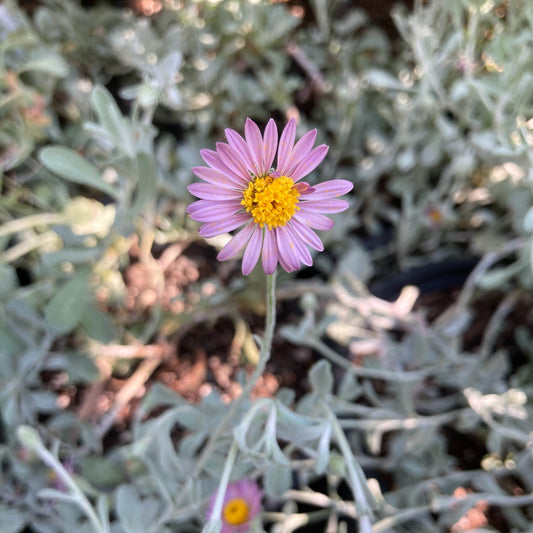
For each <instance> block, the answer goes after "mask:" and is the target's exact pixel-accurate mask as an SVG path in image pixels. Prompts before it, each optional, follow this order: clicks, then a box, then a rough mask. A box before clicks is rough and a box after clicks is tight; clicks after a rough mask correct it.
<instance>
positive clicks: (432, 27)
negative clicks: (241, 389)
mask: <svg viewBox="0 0 533 533" xmlns="http://www.w3.org/2000/svg"><path fill="white" fill-rule="evenodd" d="M164 4H165V3H164ZM305 11H306V18H305V19H303V18H302V16H301V15H302V13H301V11H299V10H298V9H292V10H291V9H290V7H289V5H288V4H286V3H283V2H281V3H271V2H268V1H266V0H257V1H251V0H231V1H227V2H225V1H222V2H221V1H214V0H195V1H194V2H192V1H191V2H167V3H166V4H165V7H163V8H162V11H161V12H160V13H158V14H157V15H154V16H152V17H142V16H138V15H135V14H133V13H132V12H131V11H129V10H127V9H118V8H113V7H110V6H109V5H108V4H107V3H100V4H98V5H97V6H96V7H92V8H84V7H82V6H81V4H80V3H79V2H78V1H77V0H76V1H70V0H47V1H45V2H42V3H41V4H40V5H39V6H38V7H37V8H36V9H35V10H34V11H33V13H32V14H31V15H29V14H28V13H25V12H23V11H22V10H21V9H20V8H19V7H18V4H17V3H16V2H14V1H7V2H4V3H3V4H2V5H0V59H1V61H0V179H1V182H0V187H1V188H2V196H1V197H0V297H1V301H2V305H1V307H0V409H1V424H2V429H3V431H2V435H1V438H2V442H1V443H0V457H1V458H2V465H3V468H2V471H1V473H0V485H1V487H2V490H1V491H0V532H9V533H17V532H22V531H25V528H28V529H26V531H32V532H43V533H48V532H50V533H55V532H58V531H75V530H77V531H87V532H89V531H101V532H104V531H105V532H108V531H112V532H117V533H118V532H126V533H135V532H139V533H141V532H151V531H153V532H171V531H200V530H201V528H202V527H203V524H204V516H205V509H206V504H207V501H208V498H209V497H210V495H211V494H212V493H213V491H214V490H216V488H217V483H218V480H219V478H220V475H221V472H222V470H223V466H224V461H225V457H226V454H227V453H228V449H229V447H230V444H231V442H232V441H233V440H235V442H236V443H237V445H238V446H239V450H240V452H239V453H240V455H239V460H238V462H237V464H236V466H235V471H234V477H235V478H238V477H243V476H245V475H248V476H252V477H256V478H259V479H261V480H262V485H263V488H264V489H265V491H266V493H267V496H268V498H269V501H270V502H271V503H272V504H274V503H275V504H276V505H277V506H278V509H281V510H282V511H283V512H285V513H286V514H285V515H282V514H277V515H275V516H274V517H272V516H271V518H272V520H273V521H274V522H278V523H277V524H276V525H275V526H272V529H273V530H275V531H291V530H292V529H294V528H295V527H298V525H301V524H302V523H303V522H301V519H302V515H301V514H298V513H296V512H295V511H296V503H295V502H301V501H304V502H307V503H309V501H311V502H314V504H315V506H316V511H313V512H311V513H310V514H309V519H310V520H319V521H321V522H319V523H325V521H326V520H328V516H329V522H328V524H329V525H328V527H329V528H330V529H328V530H331V528H332V527H335V525H336V523H337V522H336V520H337V519H338V516H339V515H342V516H345V517H348V519H349V520H353V519H355V520H357V521H359V524H360V530H361V531H370V529H368V528H367V526H366V524H367V523H369V521H371V522H372V524H373V526H372V529H371V531H374V532H389V531H398V532H402V531H405V532H412V531H417V532H428V533H429V532H431V533H432V532H435V531H449V529H450V528H451V527H453V526H454V524H456V523H458V521H459V520H460V519H461V517H463V516H465V514H466V513H467V511H468V509H470V508H472V507H473V506H475V505H476V504H477V503H478V502H479V501H484V502H487V503H488V504H489V505H490V506H491V508H493V509H498V510H499V511H498V512H499V515H500V516H501V518H500V521H504V522H505V524H506V527H508V528H509V531H531V530H532V529H533V516H532V515H531V511H530V508H531V507H530V506H531V504H533V496H532V492H531V491H532V490H533V486H532V482H531V480H532V479H533V461H532V458H531V434H532V431H533V427H532V424H531V403H530V400H529V399H530V398H531V394H532V390H531V377H532V371H531V364H532V351H531V332H530V331H529V328H528V323H529V324H530V323H531V321H530V319H529V322H528V317H527V316H524V317H523V318H524V322H523V323H522V324H516V325H513V327H512V328H511V332H510V336H511V337H513V336H514V341H509V342H514V344H513V346H512V352H513V353H511V350H510V349H509V347H508V345H506V346H502V345H501V343H499V342H498V340H499V339H498V335H499V333H500V331H501V330H502V329H503V327H504V324H505V323H506V322H505V321H506V318H507V317H508V315H509V314H510V313H511V312H512V310H513V309H514V308H518V309H521V310H523V309H526V312H529V311H528V309H529V307H528V301H529V300H528V294H529V291H531V288H532V287H533V277H532V272H533V271H532V261H533V260H532V257H533V255H532V250H533V236H532V234H533V207H532V206H533V201H532V200H533V195H532V192H531V191H532V188H531V181H532V179H533V175H532V173H531V172H532V171H531V168H533V160H532V154H533V151H532V146H533V118H532V116H533V114H532V111H533V109H532V104H533V102H532V99H531V89H532V83H533V77H532V75H531V67H532V66H533V65H532V62H533V59H532V55H531V53H530V48H531V35H532V31H533V5H531V2H529V0H513V1H512V2H503V3H501V4H498V3H496V2H492V1H491V0H487V1H485V2H478V1H474V0H450V1H446V2H438V1H432V2H415V6H414V8H413V10H411V11H408V10H407V9H406V8H398V9H396V10H395V11H394V13H393V19H394V22H395V24H396V28H397V31H398V36H396V37H391V36H390V35H388V34H387V33H386V32H385V31H384V30H383V29H381V28H379V27H377V26H375V25H373V24H372V23H371V21H370V19H369V17H368V16H367V15H366V14H365V13H364V12H363V11H362V10H360V9H358V8H356V7H353V6H352V5H351V4H350V3H348V2H344V1H338V0H333V1H329V2H327V1H325V0H314V1H312V2H309V5H306V6H305ZM110 89H111V90H110ZM291 115H297V116H298V118H299V122H300V126H299V128H300V133H303V132H304V131H306V130H307V129H309V128H313V127H316V128H317V129H318V131H319V141H320V142H325V143H327V144H328V145H329V146H330V152H329V154H328V157H327V159H326V161H325V162H324V164H323V165H321V167H320V168H319V169H317V171H316V172H315V173H314V175H313V176H312V177H311V179H312V180H317V181H319V180H321V179H330V178H333V177H335V178H343V179H348V180H351V181H353V182H354V184H355V189H354V193H353V195H352V196H351V198H350V203H351V207H350V209H349V210H348V211H347V212H346V213H343V214H342V215H337V217H336V225H335V228H334V229H333V230H332V231H331V232H328V233H326V234H324V235H323V240H324V242H325V244H326V247H327V249H328V250H329V253H328V254H322V255H319V256H317V257H316V261H315V268H316V270H317V274H321V275H322V276H323V277H326V278H327V280H328V283H327V284H326V283H324V282H318V281H317V280H315V279H313V280H311V281H310V282H309V283H302V284H300V283H299V282H298V281H295V280H292V279H291V278H290V277H289V276H285V277H284V278H282V279H281V283H282V285H281V286H282V290H280V294H285V297H287V296H286V295H287V294H289V295H290V294H291V290H293V291H294V298H293V299H296V298H297V297H298V296H301V295H302V293H303V292H305V293H306V294H304V295H303V296H302V297H301V300H300V308H301V310H302V318H301V320H300V322H295V323H293V324H279V325H278V334H279V335H282V336H283V337H284V338H285V339H287V340H289V341H290V342H292V343H294V344H295V345H296V346H298V345H299V346H306V347H310V348H312V349H313V350H315V352H316V353H318V354H320V356H321V358H322V360H320V361H319V362H318V363H317V364H316V365H315V366H314V367H313V368H312V370H311V372H310V374H309V376H308V382H309V393H308V394H307V395H305V396H303V397H302V398H300V399H298V400H297V401H295V398H294V391H292V390H288V389H282V390H280V391H279V393H278V394H277V396H276V397H275V398H269V399H261V400H257V401H255V402H252V401H249V400H248V399H245V400H244V401H243V403H242V404H241V405H240V407H239V409H238V411H237V412H236V413H235V416H234V418H233V421H232V425H231V427H227V428H224V430H223V431H222V432H221V434H220V435H219V437H218V439H217V440H216V441H215V442H214V443H213V446H212V449H211V450H210V453H209V454H206V453H204V452H205V448H206V442H207V441H208V439H209V436H210V435H211V433H212V431H213V428H214V427H216V426H217V424H218V423H219V421H220V420H221V419H222V417H223V416H224V414H225V413H226V412H227V410H228V405H227V404H226V403H224V401H223V399H222V398H221V397H220V395H219V394H218V393H216V392H213V393H212V394H210V395H209V396H207V397H206V398H205V399H204V400H203V401H202V402H201V403H199V404H191V403H189V402H187V401H186V400H185V399H184V398H182V397H181V396H179V395H178V394H176V393H174V392H173V391H171V390H170V389H168V388H166V387H165V386H163V385H162V384H156V385H152V386H151V387H150V388H149V390H148V391H147V392H146V394H145V395H144V397H143V398H142V400H141V402H140V405H139V406H138V407H137V409H136V410H135V412H134V415H133V419H132V421H131V425H130V427H128V431H127V432H124V434H122V435H121V436H120V439H118V442H116V443H114V444H113V445H111V446H110V445H105V446H104V444H105V443H104V437H105V436H106V434H107V433H108V431H109V428H110V424H112V423H113V418H112V416H111V417H110V416H109V412H108V413H92V415H93V416H90V417H84V418H80V417H79V416H78V415H77V413H76V410H75V409H74V408H72V407H69V408H67V409H65V408H64V407H62V403H61V402H62V401H63V400H64V398H61V394H60V392H58V391H60V390H61V387H57V386H54V385H53V383H52V384H51V382H50V380H51V379H52V380H54V379H55V380H59V382H60V384H61V386H62V387H63V389H64V388H68V387H77V388H78V389H80V388H82V387H88V386H89V385H91V384H95V383H97V382H98V381H100V380H101V379H102V375H101V372H102V370H101V366H98V365H97V363H98V362H99V361H100V363H101V358H103V359H104V360H105V359H106V355H105V350H104V348H105V346H106V345H108V344H113V345H127V344H132V340H133V339H135V343H134V344H140V345H142V344H149V343H151V342H154V339H155V340H156V341H157V342H159V341H161V340H164V339H165V338H168V337H170V336H171V335H173V334H182V332H183V331H187V330H188V328H191V327H193V326H194V325H195V324H198V323H201V322H202V321H209V320H212V319H214V318H216V317H229V318H230V319H231V320H241V322H242V316H241V314H243V315H244V314H246V313H247V312H250V311H256V310H257V306H256V304H255V302H257V300H258V299H259V300H262V297H263V296H262V291H263V290H264V287H263V282H262V277H261V275H260V273H257V272H256V273H254V274H253V275H251V276H250V277H249V278H247V279H241V278H238V279H234V280H233V281H232V282H231V283H230V284H228V285H227V286H224V285H223V284H222V283H221V281H220V280H219V279H218V278H216V277H212V278H207V279H201V280H199V281H198V283H196V284H193V285H192V286H191V288H190V292H189V293H188V295H189V298H190V302H193V303H194V305H193V306H192V308H191V307H188V308H187V309H186V310H184V311H183V312H182V313H179V314H176V313H174V312H172V311H169V310H168V309H161V308H160V307H158V306H154V307H148V308H147V309H146V310H145V314H144V315H143V314H142V313H141V314H139V315H135V314H133V315H128V314H127V313H125V312H121V309H122V307H121V306H122V305H123V301H124V298H125V294H126V287H125V284H124V278H123V276H122V273H123V272H124V270H125V268H126V267H127V266H128V265H129V263H130V261H131V259H130V256H129V255H128V251H129V250H130V247H131V244H132V238H133V240H137V241H138V242H139V243H141V248H142V247H143V243H145V244H146V243H148V245H150V244H151V243H154V242H155V243H156V244H158V245H162V246H164V245H167V244H168V243H172V242H184V243H188V242H192V241H193V240H194V239H196V233H195V226H194V224H193V223H192V222H191V221H190V220H188V219H187V217H186V216H185V215H184V209H185V206H186V205H187V203H189V202H190V201H191V198H190V196H189V195H188V193H187V190H186V186H187V185H188V184H189V183H190V182H191V181H192V179H193V175H192V173H191V167H193V166H195V165H198V164H200V163H201V161H200V157H199V154H198V151H199V149H200V148H205V147H208V148H212V147H213V146H214V144H215V142H217V141H218V140H221V139H222V137H223V130H224V128H227V127H230V128H234V129H237V130H239V131H241V130H242V128H243V124H244V120H245V118H246V117H251V118H253V119H254V120H256V121H257V122H258V123H260V124H263V125H264V124H265V123H266V121H267V120H268V118H269V117H271V116H274V117H275V118H276V120H277V121H278V123H279V124H281V123H282V122H283V121H285V120H286V118H287V117H288V116H291ZM372 243H377V245H376V244H372ZM214 246H218V244H217V243H216V242H215V243H214ZM149 248H150V246H148V249H149ZM145 249H146V247H145V248H144V250H145ZM145 251H146V250H145ZM464 255H469V256H475V257H478V258H480V262H479V263H478V266H477V267H476V269H475V270H474V271H473V273H472V274H471V276H470V277H469V279H468V280H467V282H466V283H465V285H464V286H463V288H462V289H461V291H460V292H459V295H458V296H457V297H456V298H455V299H454V300H453V302H451V301H450V306H449V307H448V308H447V309H441V310H440V314H439V316H438V317H437V318H436V319H431V320H430V319H428V317H427V314H426V312H425V311H424V308H423V307H421V308H418V309H416V310H413V308H412V304H413V301H414V298H415V299H416V293H413V292H412V291H409V290H407V291H404V292H403V293H402V294H401V296H400V298H399V299H398V300H397V301H396V302H395V303H389V302H385V301H383V300H379V299H377V298H375V297H374V296H372V295H371V294H369V292H368V290H367V288H366V285H365V284H366V283H369V282H371V281H372V280H374V279H380V278H381V277H383V276H386V274H388V273H389V272H390V271H391V270H401V269H403V268H407V267H412V266H417V265H421V264H425V263H428V262H432V261H440V260H443V259H446V258H450V257H462V256H464ZM333 257H334V258H335V259H336V260H335V261H333V259H332V258H333ZM144 259H145V260H147V261H149V258H148V259H147V258H146V257H144ZM317 279H318V278H317ZM209 287H211V288H212V287H215V289H216V290H215V291H214V292H213V291H212V290H207V289H208V288H209ZM102 294H105V295H106V298H107V299H106V302H107V304H106V305H107V307H104V306H102V305H101V295H102ZM488 294H490V299H486V298H487V295H488ZM487 301H488V302H490V303H489V304H488V305H489V306H491V305H494V309H493V310H491V319H490V320H488V321H487V322H486V323H485V326H486V327H485V329H484V330H483V331H481V332H479V333H478V334H477V337H478V340H477V341H476V342H474V343H472V342H470V343H468V344H466V342H465V339H466V337H467V334H468V333H469V332H470V328H472V327H473V324H475V321H476V313H477V312H478V311H479V309H480V305H481V307H485V306H486V305H487V304H486V303H485V302H487ZM479 302H482V303H481V304H479ZM494 302H495V303H494ZM515 326H516V327H515ZM326 337H328V338H329V339H332V340H334V341H335V342H336V344H337V345H338V346H339V351H340V352H342V353H343V355H342V356H341V355H339V353H337V351H335V350H333V349H332V348H331V347H330V344H326V343H325V342H324V339H325V338H326ZM470 338H472V336H471V337H470ZM249 340H250V341H251V337H250V339H249ZM252 346H254V345H253V344H252ZM250 350H251V351H252V352H253V347H252V348H250ZM347 353H349V354H351V355H352V356H353V357H357V361H358V363H357V364H353V363H351V362H349V360H348V359H346V358H345V354H347ZM511 356H512V357H511ZM361 361H362V362H361ZM123 363H124V361H123ZM106 364H107V365H108V366H112V367H113V368H114V371H117V372H118V371H120V361H119V362H117V361H115V360H113V361H107V362H106ZM125 365H126V367H127V368H130V367H129V366H128V365H129V362H128V361H127V360H126V361H125ZM51 376H52V377H51ZM111 411H112V410H111ZM36 430H37V431H38V432H36ZM454 440H460V442H461V444H464V443H469V442H470V443H472V445H473V446H475V448H476V451H475V454H476V455H474V462H475V464H458V457H463V458H464V457H468V456H469V455H468V452H464V453H460V452H458V451H457V450H456V449H455V443H454ZM480 449H481V452H480ZM325 474H327V478H326V479H327V483H328V494H327V497H326V500H327V503H324V499H323V498H320V497H317V495H316V494H314V493H310V492H309V491H307V490H305V489H306V487H308V485H309V483H312V482H313V480H316V479H318V478H323V476H324V475H325ZM295 479H296V480H297V481H298V486H297V487H296V488H298V489H302V490H293V491H291V492H286V491H287V490H288V489H289V488H290V487H291V485H292V483H293V481H294V480H295ZM367 479H368V481H367ZM342 481H346V483H347V484H348V486H349V487H350V489H351V491H352V492H350V495H349V496H348V498H347V499H346V497H345V496H344V494H345V492H342V491H341V489H340V486H341V482H342ZM458 487H463V488H465V489H466V491H467V492H466V493H465V496H464V498H462V499H458V498H455V497H454V493H455V491H456V489H457V488H458ZM339 492H341V493H342V494H343V496H342V497H341V496H339ZM352 495H355V504H354V502H353V500H354V497H353V496H352ZM343 498H344V499H345V500H346V501H342V499H343ZM528 506H529V509H528ZM323 509H326V512H325V513H324V511H323ZM495 530H496V529H494V527H491V526H487V528H486V529H483V531H495ZM479 531H481V529H479Z"/></svg>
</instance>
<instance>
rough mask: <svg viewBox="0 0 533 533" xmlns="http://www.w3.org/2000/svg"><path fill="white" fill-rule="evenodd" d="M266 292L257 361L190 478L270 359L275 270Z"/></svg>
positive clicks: (274, 323)
mask: <svg viewBox="0 0 533 533" xmlns="http://www.w3.org/2000/svg"><path fill="white" fill-rule="evenodd" d="M266 292H267V294H266V323H265V334H264V337H263V342H262V343H261V351H260V353H259V363H258V364H257V366H256V367H255V370H254V372H253V374H252V375H251V376H250V379H249V380H248V381H247V383H246V385H245V386H244V388H243V390H242V394H241V395H240V396H239V397H238V398H237V399H236V400H235V401H234V402H233V404H232V405H231V407H230V409H229V410H228V412H227V413H226V414H225V416H224V417H223V418H222V420H221V421H220V424H219V425H218V426H217V427H216V429H215V430H214V431H213V433H211V436H210V437H209V440H208V442H207V444H206V446H205V448H204V449H203V451H202V454H201V455H200V457H199V458H198V461H197V463H196V467H195V469H194V472H193V474H192V478H193V479H196V478H197V477H198V476H199V475H200V473H201V471H202V469H203V468H204V466H205V464H206V463H207V461H208V460H209V458H210V457H211V454H212V453H213V451H214V450H215V448H216V445H217V442H218V438H219V437H220V435H221V434H222V433H223V431H224V430H225V429H226V428H227V426H228V425H229V423H230V422H231V420H232V418H233V417H234V415H235V413H236V412H237V410H238V409H239V407H240V406H241V404H242V402H243V401H244V400H245V399H246V398H247V397H248V396H249V394H250V393H251V391H252V389H253V388H254V386H255V384H256V383H257V380H258V379H259V378H260V377H261V375H262V374H263V372H264V370H265V367H266V364H267V362H268V360H269V359H270V352H271V348H272V339H273V338H274V327H275V325H276V271H274V273H273V274H270V275H267V291H266Z"/></svg>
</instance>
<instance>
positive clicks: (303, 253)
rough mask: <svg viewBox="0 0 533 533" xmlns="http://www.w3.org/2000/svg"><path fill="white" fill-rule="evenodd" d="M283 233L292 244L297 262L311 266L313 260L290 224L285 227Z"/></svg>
mask: <svg viewBox="0 0 533 533" xmlns="http://www.w3.org/2000/svg"><path fill="white" fill-rule="evenodd" d="M285 231H286V234H287V235H289V236H290V238H291V243H294V250H295V253H296V256H297V257H298V259H299V261H300V262H302V263H303V264H304V265H307V266H311V265H312V264H313V258H312V257H311V254H310V253H309V250H308V249H307V247H306V246H305V244H304V243H303V242H302V240H301V238H300V235H299V233H298V232H297V231H295V230H294V227H293V226H291V225H290V224H288V225H287V226H285Z"/></svg>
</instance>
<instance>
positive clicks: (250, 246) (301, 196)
mask: <svg viewBox="0 0 533 533" xmlns="http://www.w3.org/2000/svg"><path fill="white" fill-rule="evenodd" d="M316 133H317V132H316V130H312V131H309V132H307V133H306V134H305V135H304V136H303V137H302V138H301V139H300V140H299V141H298V142H297V143H296V144H295V143H294V141H295V135H296V121H295V120H294V119H291V120H289V122H288V123H287V125H286V126H285V129H284V130H283V132H282V133H281V137H280V138H279V144H278V130H277V127H276V124H275V123H274V121H273V120H272V119H270V120H269V122H268V124H267V126H266V128H265V133H264V135H263V136H261V131H260V130H259V128H258V126H257V124H255V122H253V121H252V120H250V119H247V120H246V125H245V127H244V134H245V138H244V139H243V138H242V137H241V136H240V135H239V134H238V133H237V132H236V131H234V130H231V129H227V130H226V139H227V141H228V142H227V143H217V145H216V151H213V150H201V151H200V153H201V155H202V157H203V159H204V161H205V162H206V163H207V164H208V165H209V166H207V167H195V168H193V172H194V173H195V174H196V176H198V177H199V178H200V179H202V180H203V181H204V182H205V183H193V184H191V185H189V187H188V189H189V192H190V193H191V194H193V195H194V196H196V197H197V198H200V200H198V201H196V202H194V203H192V204H191V205H189V207H188V208H187V212H188V213H189V214H190V216H191V218H192V219H193V220H197V221H199V222H203V224H202V225H201V227H200V230H199V233H200V235H201V236H203V237H214V236H216V235H219V234H221V233H226V232H228V231H232V230H234V229H237V228H239V227H241V226H244V228H242V229H241V230H240V231H239V232H238V233H237V234H236V235H235V236H234V237H233V238H232V239H231V240H230V241H229V242H228V243H227V244H226V245H225V246H224V247H223V248H222V250H220V252H219V254H218V256H217V259H219V260H220V261H224V260H226V259H230V258H232V257H234V256H235V255H237V254H238V253H239V252H240V251H241V250H242V249H243V248H244V255H243V260H242V273H243V274H244V275H248V274H249V273H250V272H251V271H252V270H253V268H254V267H255V265H256V263H257V261H258V259H259V256H261V255H262V263H263V269H264V271H265V273H267V274H272V273H273V272H274V270H275V269H276V265H277V264H278V262H279V264H280V265H281V266H282V267H283V269H284V270H286V271H287V272H293V271H294V270H297V269H299V268H300V264H301V263H303V264H304V265H307V266H310V265H311V264H312V263H313V260H312V258H311V253H310V252H309V249H308V246H310V247H311V248H314V249H315V250H319V251H322V250H323V249H324V245H323V244H322V241H321V240H320V238H319V237H318V235H317V234H316V233H315V232H314V231H313V230H314V229H318V230H329V229H331V228H332V227H333V220H332V219H331V218H329V217H327V216H325V215H324V213H338V212H340V211H344V210H345V209H346V208H347V207H348V202H346V201H345V200H338V199H336V197H337V196H341V195H343V194H345V193H347V192H349V191H350V190H351V189H352V187H353V184H352V183H351V182H349V181H346V180H330V181H326V182H323V183H320V184H318V185H314V186H312V187H311V186H310V185H309V184H308V183H306V182H303V181H300V180H301V179H302V178H303V177H304V176H307V174H309V173H310V172H312V171H313V170H314V169H315V168H316V167H317V166H318V165H319V163H320V162H321V161H322V160H323V159H324V157H325V156H326V153H327V151H328V147H327V146H326V145H325V144H322V145H320V146H317V147H315V148H313V144H314V142H315V138H316ZM276 152H277V165H276V167H275V169H274V168H272V164H273V162H274V157H275V156H276ZM261 251H262V254H261Z"/></svg>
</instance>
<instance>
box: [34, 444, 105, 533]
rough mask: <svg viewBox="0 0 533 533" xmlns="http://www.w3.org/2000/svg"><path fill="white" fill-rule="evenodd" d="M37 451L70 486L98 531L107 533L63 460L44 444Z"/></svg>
mask: <svg viewBox="0 0 533 533" xmlns="http://www.w3.org/2000/svg"><path fill="white" fill-rule="evenodd" d="M35 452H36V453H37V455H38V456H39V457H40V459H41V460H42V461H43V463H45V464H46V465H47V466H49V467H50V468H51V469H52V470H53V471H54V472H55V474H56V476H57V477H58V478H59V479H60V480H61V481H62V482H63V484H64V485H65V486H66V487H68V489H69V490H70V491H71V493H72V494H73V496H74V498H75V501H76V503H77V504H78V505H79V507H80V508H81V509H82V510H83V512H84V513H85V515H86V516H87V518H88V519H89V521H90V522H91V524H92V527H93V529H94V531H95V532H97V533H107V531H108V530H107V527H106V526H105V524H101V523H100V519H99V518H98V516H97V514H96V512H95V510H94V508H93V506H92V505H91V502H89V500H88V499H87V497H86V496H85V494H84V493H83V492H82V491H81V489H80V488H79V487H78V485H77V483H76V482H75V481H74V480H73V479H72V477H71V475H70V474H69V472H68V471H67V470H66V468H65V467H64V466H63V465H62V464H61V462H60V461H59V460H58V459H56V457H55V456H54V455H53V454H51V453H50V452H49V451H48V450H47V449H46V448H45V447H44V446H39V447H37V448H36V449H35Z"/></svg>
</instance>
